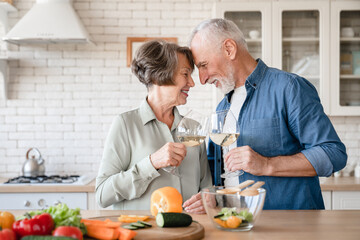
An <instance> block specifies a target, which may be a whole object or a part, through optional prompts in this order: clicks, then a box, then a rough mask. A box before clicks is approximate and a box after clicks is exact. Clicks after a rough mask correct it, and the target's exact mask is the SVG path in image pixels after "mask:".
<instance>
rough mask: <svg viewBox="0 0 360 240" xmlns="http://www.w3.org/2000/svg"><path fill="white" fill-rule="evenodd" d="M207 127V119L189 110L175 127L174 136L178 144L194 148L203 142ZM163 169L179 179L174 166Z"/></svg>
mask: <svg viewBox="0 0 360 240" xmlns="http://www.w3.org/2000/svg"><path fill="white" fill-rule="evenodd" d="M208 126H209V118H208V117H206V116H204V115H202V114H201V113H198V112H196V111H193V110H190V111H189V112H188V113H187V114H185V116H184V117H183V118H182V119H181V121H180V122H179V124H178V125H177V127H176V133H175V134H176V137H177V139H178V140H179V142H181V143H183V144H184V145H185V146H187V147H195V146H199V145H200V144H202V143H203V142H204V141H205V138H206V134H207V130H208ZM163 169H164V170H165V171H167V172H169V173H171V174H174V175H176V176H178V177H179V175H178V174H177V173H176V171H175V170H176V167H175V166H169V167H165V168H163Z"/></svg>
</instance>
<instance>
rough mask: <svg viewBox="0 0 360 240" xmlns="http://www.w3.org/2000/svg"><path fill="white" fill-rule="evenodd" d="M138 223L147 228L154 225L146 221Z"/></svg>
mask: <svg viewBox="0 0 360 240" xmlns="http://www.w3.org/2000/svg"><path fill="white" fill-rule="evenodd" d="M137 222H138V223H141V224H142V225H144V226H145V227H152V225H151V224H150V223H147V222H144V221H140V220H139V221H137Z"/></svg>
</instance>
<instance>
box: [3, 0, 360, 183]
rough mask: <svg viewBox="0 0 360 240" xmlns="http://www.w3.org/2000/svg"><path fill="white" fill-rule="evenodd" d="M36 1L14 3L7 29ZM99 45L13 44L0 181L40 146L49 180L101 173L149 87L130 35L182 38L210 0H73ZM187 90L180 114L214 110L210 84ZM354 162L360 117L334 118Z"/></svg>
mask: <svg viewBox="0 0 360 240" xmlns="http://www.w3.org/2000/svg"><path fill="white" fill-rule="evenodd" d="M34 3H35V0H17V1H16V0H15V1H14V5H15V7H16V8H17V9H18V12H16V13H11V14H9V17H10V19H9V22H10V27H11V26H13V25H14V24H15V23H16V22H17V20H18V19H19V18H20V17H21V16H23V15H24V14H25V13H26V12H27V11H28V10H29V8H30V7H31V6H32V5H33V4H34ZM74 7H75V9H76V10H77V12H78V13H79V15H80V17H81V19H82V21H83V23H84V24H85V27H86V29H87V30H88V31H89V33H90V35H91V37H92V38H93V40H94V42H95V43H96V45H39V46H20V47H17V46H14V45H11V46H9V47H10V52H9V53H8V55H9V56H10V57H12V58H15V59H19V60H13V61H10V62H9V64H10V67H11V68H10V80H9V84H8V88H9V90H8V99H4V97H3V96H0V177H13V176H17V175H19V174H20V170H21V166H22V163H23V162H24V161H25V154H26V151H27V150H28V149H29V148H30V147H37V148H39V150H40V151H41V153H42V155H43V157H44V159H45V161H46V172H47V173H48V174H52V173H60V174H64V173H65V174H72V173H80V174H83V173H87V172H93V173H96V172H97V170H98V167H99V162H100V159H101V155H102V148H103V144H104V140H105V137H106V135H107V132H108V129H109V126H110V123H111V121H112V119H113V118H114V116H115V115H117V114H119V113H121V112H123V111H126V110H129V109H131V108H134V107H137V106H138V105H139V103H140V101H141V100H142V99H144V97H145V96H146V89H145V87H144V86H143V85H142V84H140V83H139V82H138V80H137V79H136V78H135V77H133V76H132V74H131V71H130V68H128V67H126V38H127V37H131V36H132V37H135V36H136V37H143V36H147V37H177V38H178V41H179V43H180V44H181V45H185V44H186V42H187V37H188V35H189V33H190V32H191V30H192V28H193V27H194V26H195V25H196V24H197V23H198V22H200V21H201V20H203V19H206V18H209V17H211V7H212V2H211V1H207V0H148V1H146V0H132V1H131V0H96V1H91V0H75V2H74ZM193 77H194V79H195V82H196V87H195V88H194V89H192V90H191V91H190V96H189V99H188V104H187V105H186V106H185V107H181V112H183V113H184V112H186V111H187V110H188V109H189V108H194V109H196V110H198V111H202V112H210V111H211V110H212V109H213V106H212V89H211V87H212V86H202V85H201V84H199V81H198V78H197V75H196V73H195V74H194V75H193ZM331 120H332V121H333V123H334V125H335V127H336V129H337V131H338V133H339V135H340V137H341V139H342V140H343V141H344V143H345V144H346V145H347V148H348V153H349V163H350V164H352V163H354V161H355V160H357V161H360V159H359V158H360V152H359V148H360V117H334V118H331Z"/></svg>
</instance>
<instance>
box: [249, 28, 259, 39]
mask: <svg viewBox="0 0 360 240" xmlns="http://www.w3.org/2000/svg"><path fill="white" fill-rule="evenodd" d="M249 37H250V38H251V39H258V38H259V37H260V32H259V31H258V30H251V31H250V32H249Z"/></svg>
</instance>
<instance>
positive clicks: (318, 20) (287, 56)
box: [272, 1, 330, 113]
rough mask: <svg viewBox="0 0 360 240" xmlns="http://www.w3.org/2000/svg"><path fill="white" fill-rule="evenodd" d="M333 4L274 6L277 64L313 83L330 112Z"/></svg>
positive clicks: (285, 3) (295, 3) (274, 50)
mask: <svg viewBox="0 0 360 240" xmlns="http://www.w3.org/2000/svg"><path fill="white" fill-rule="evenodd" d="M329 32H330V26H329V2H325V1H311V2H301V1H300V2H298V1H297V2H283V1H281V2H274V3H273V34H274V35H273V59H272V60H273V61H272V62H273V65H274V66H275V67H276V68H279V69H282V70H284V71H287V72H292V73H295V74H297V75H300V76H302V77H304V78H306V79H307V80H309V81H310V82H311V83H312V84H313V85H314V86H315V87H316V89H317V91H318V93H319V96H320V99H321V102H322V105H323V107H324V110H325V112H326V113H329V111H330V107H329V105H330V99H329V94H330V93H329V92H330V87H329V86H330V83H329V67H328V66H329V46H330V41H329Z"/></svg>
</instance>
